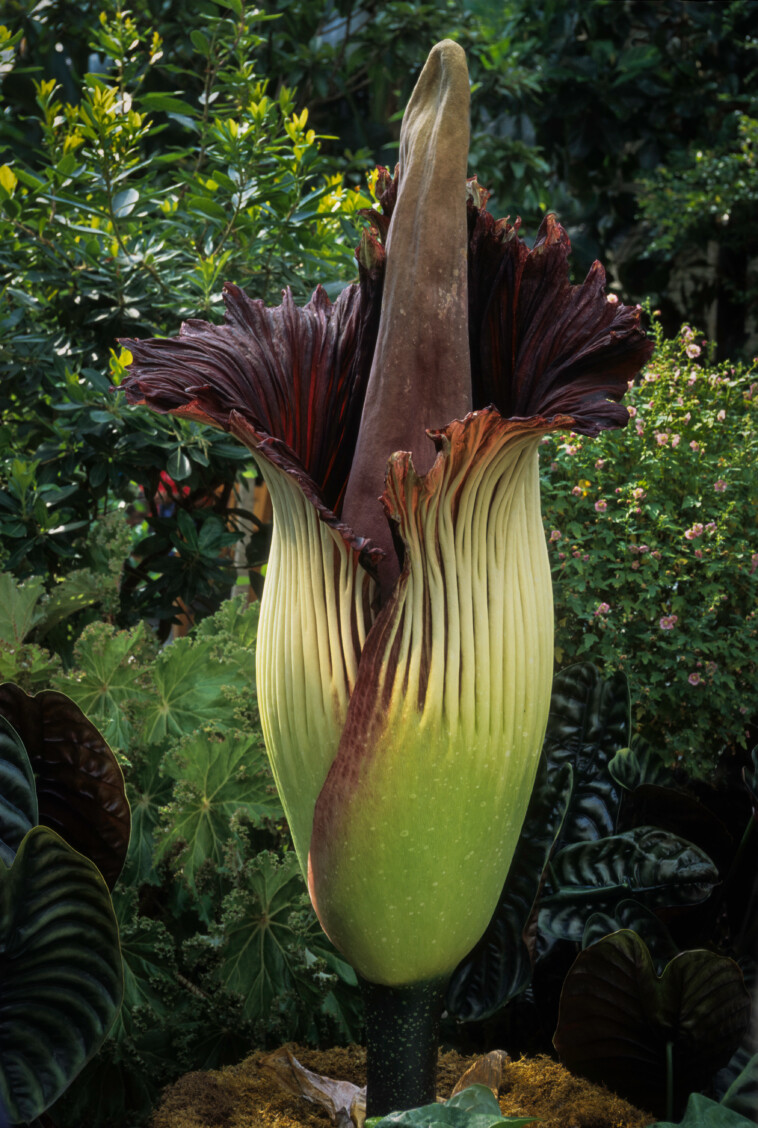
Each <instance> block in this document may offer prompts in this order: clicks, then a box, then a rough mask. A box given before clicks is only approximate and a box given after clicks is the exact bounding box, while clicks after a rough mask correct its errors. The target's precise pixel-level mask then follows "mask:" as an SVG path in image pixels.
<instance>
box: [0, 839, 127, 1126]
mask: <svg viewBox="0 0 758 1128" xmlns="http://www.w3.org/2000/svg"><path fill="white" fill-rule="evenodd" d="M0 983H2V991H1V992H0V1108H2V1106H3V1104H4V1105H5V1108H6V1109H7V1111H8V1114H9V1117H10V1121H11V1123H15V1122H17V1121H30V1120H33V1119H34V1118H35V1117H36V1116H39V1115H40V1113H42V1112H43V1111H44V1109H45V1108H47V1107H48V1105H50V1104H51V1103H52V1102H53V1101H54V1100H56V1099H57V1098H58V1097H59V1096H60V1094H61V1093H62V1092H63V1091H64V1089H65V1088H66V1087H67V1086H68V1085H69V1084H70V1082H71V1081H72V1080H73V1078H74V1077H75V1076H76V1075H77V1073H78V1072H79V1070H80V1069H81V1068H82V1066H83V1065H84V1064H85V1062H86V1061H87V1060H88V1058H90V1057H91V1056H92V1054H93V1053H94V1052H95V1051H96V1050H97V1049H98V1047H99V1046H100V1045H101V1043H102V1041H103V1039H104V1038H105V1036H106V1034H107V1033H108V1030H109V1029H110V1027H111V1025H112V1023H113V1020H114V1018H115V1017H116V1015H117V1013H118V1009H119V1006H120V1005H121V996H122V991H123V981H122V976H121V957H120V953H119V942H118V926H117V924H116V918H115V916H114V913H113V907H112V905H111V900H110V896H109V894H108V889H107V887H106V885H105V882H104V881H103V878H102V876H101V875H100V873H99V871H98V870H97V868H96V867H95V866H94V865H93V863H92V862H91V861H90V860H89V859H88V858H85V857H83V856H82V855H81V854H78V853H77V852H76V851H75V850H73V849H72V848H71V847H70V846H69V845H68V844H67V843H66V842H64V841H63V839H62V838H59V837H58V835H57V834H55V833H54V832H53V831H52V830H50V829H49V828H48V827H44V826H38V827H34V829H32V830H30V831H29V833H28V834H27V835H26V837H25V838H24V840H23V842H22V843H21V845H20V846H19V849H18V852H17V854H16V857H15V860H14V862H13V865H12V866H11V867H10V868H8V867H7V866H6V865H5V864H4V863H3V862H1V861H0Z"/></svg>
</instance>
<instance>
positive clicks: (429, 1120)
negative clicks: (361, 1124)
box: [365, 1085, 539, 1128]
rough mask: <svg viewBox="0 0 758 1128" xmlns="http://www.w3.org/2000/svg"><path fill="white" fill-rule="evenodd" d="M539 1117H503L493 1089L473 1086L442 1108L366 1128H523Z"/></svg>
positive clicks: (374, 1121) (395, 1115)
mask: <svg viewBox="0 0 758 1128" xmlns="http://www.w3.org/2000/svg"><path fill="white" fill-rule="evenodd" d="M537 1120H539V1117H536V1116H503V1114H502V1112H501V1111H500V1105H499V1104H498V1102H497V1098H496V1097H495V1095H494V1094H493V1092H492V1090H491V1089H488V1088H487V1087H486V1086H485V1085H469V1086H468V1088H466V1089H461V1091H460V1093H456V1094H455V1096H454V1097H450V1099H449V1100H447V1101H444V1102H443V1103H442V1104H430V1105H423V1106H422V1107H421V1108H411V1109H408V1110H407V1111H406V1112H391V1113H390V1114H389V1115H388V1116H372V1117H371V1119H370V1120H367V1121H366V1126H365V1128H501V1126H503V1125H511V1126H512V1128H522V1126H523V1125H525V1124H534V1123H535V1122H536V1121H537Z"/></svg>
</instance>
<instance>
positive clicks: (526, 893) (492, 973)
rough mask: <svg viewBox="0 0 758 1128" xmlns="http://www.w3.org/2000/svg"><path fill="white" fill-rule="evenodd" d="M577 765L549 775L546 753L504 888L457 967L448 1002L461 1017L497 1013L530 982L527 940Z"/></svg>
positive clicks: (467, 1018) (468, 1019)
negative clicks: (478, 937)
mask: <svg viewBox="0 0 758 1128" xmlns="http://www.w3.org/2000/svg"><path fill="white" fill-rule="evenodd" d="M571 780H572V769H571V765H570V764H563V765H562V766H561V767H560V768H559V769H558V770H557V771H556V772H554V773H553V775H552V776H550V777H548V774H547V769H546V767H545V762H544V759H543V761H542V762H541V763H540V769H539V772H538V775H537V782H536V784H535V789H534V792H533V795H532V799H531V802H530V804H529V810H528V812H527V816H526V820H525V822H524V828H523V830H522V832H521V838H520V840H519V844H518V847H517V848H516V853H515V855H514V858H513V862H512V863H511V867H510V870H509V871H508V877H507V879H506V882H505V885H504V887H503V892H502V894H501V896H500V900H499V901H498V904H497V908H496V909H495V912H494V913H493V916H492V920H491V922H490V924H489V926H488V928H487V931H486V932H485V934H484V936H483V937H482V939H481V940H480V941H479V943H478V944H477V945H476V947H475V948H474V949H473V950H472V951H471V952H470V953H469V955H468V956H467V957H466V958H465V959H464V960H462V961H461V963H460V964H459V965H458V967H457V968H456V969H455V971H454V972H453V975H452V977H451V979H450V985H449V987H448V993H447V999H446V1007H447V1009H448V1011H450V1013H451V1014H453V1015H455V1017H456V1018H457V1019H458V1020H459V1021H460V1022H472V1021H477V1020H480V1019H483V1018H486V1017H487V1016H489V1015H491V1014H494V1012H495V1011H496V1010H499V1008H500V1007H502V1006H504V1005H505V1003H507V1002H508V1000H509V999H513V998H515V997H516V995H519V994H520V993H521V992H522V991H523V990H525V988H526V987H527V986H528V984H529V981H530V979H531V973H532V966H531V959H530V954H529V951H528V949H527V946H526V944H525V943H524V940H523V932H524V929H525V928H526V926H527V923H528V921H529V918H530V915H531V913H532V908H533V905H534V902H535V898H536V897H537V895H538V892H539V888H540V881H541V875H542V871H543V869H544V867H545V864H546V862H547V859H548V857H549V855H550V851H551V849H552V847H553V843H554V842H555V840H556V838H557V836H558V834H559V833H560V829H561V825H562V823H563V818H564V815H565V812H566V810H567V807H568V803H569V799H570V796H571Z"/></svg>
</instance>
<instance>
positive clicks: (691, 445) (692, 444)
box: [690, 439, 700, 450]
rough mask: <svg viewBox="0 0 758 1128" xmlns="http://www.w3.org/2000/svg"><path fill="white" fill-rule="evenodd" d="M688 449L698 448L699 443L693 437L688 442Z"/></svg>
mask: <svg viewBox="0 0 758 1128" xmlns="http://www.w3.org/2000/svg"><path fill="white" fill-rule="evenodd" d="M690 450H700V443H698V442H696V441H695V439H693V440H692V442H691V443H690Z"/></svg>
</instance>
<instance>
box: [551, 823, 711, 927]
mask: <svg viewBox="0 0 758 1128" xmlns="http://www.w3.org/2000/svg"><path fill="white" fill-rule="evenodd" d="M717 881H718V870H717V869H716V867H715V866H714V864H713V862H712V861H711V860H710V858H709V857H708V856H707V854H704V853H703V851H702V850H700V849H698V847H697V846H693V844H692V843H691V842H686V841H685V840H684V839H682V838H677V837H676V836H675V835H673V834H669V833H667V832H666V831H662V830H659V829H658V828H657V827H651V826H638V827H634V829H633V830H628V831H626V832H625V833H623V834H615V835H612V836H610V837H608V838H601V839H599V840H597V841H594V842H577V843H576V844H575V845H573V846H566V847H565V848H564V849H563V850H560V851H559V852H558V853H557V854H556V855H555V857H554V858H553V860H552V862H551V866H550V892H548V894H547V895H545V896H544V897H543V898H542V899H541V901H540V913H539V927H540V929H541V930H542V931H544V932H546V933H548V934H549V935H551V936H555V937H557V938H558V939H561V940H573V941H575V942H577V943H578V942H580V941H581V939H582V935H583V933H584V927H585V922H586V920H587V917H588V916H589V915H590V913H592V912H606V913H607V912H612V911H613V906H615V904H616V902H618V901H619V900H622V899H625V898H627V897H629V896H630V895H631V896H633V897H634V898H636V899H637V900H639V901H641V902H642V904H643V905H646V906H647V907H648V908H661V907H663V906H670V905H682V904H685V905H691V904H697V903H698V902H700V901H704V900H705V899H706V897H708V896H709V895H710V893H711V891H712V889H713V887H714V885H715V884H716V882H717Z"/></svg>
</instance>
